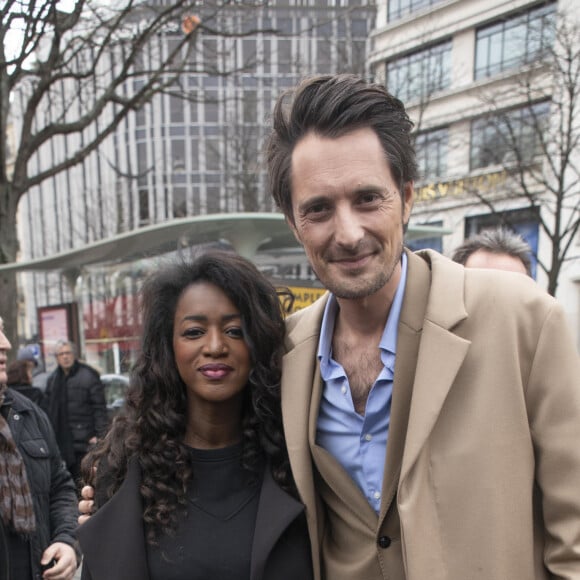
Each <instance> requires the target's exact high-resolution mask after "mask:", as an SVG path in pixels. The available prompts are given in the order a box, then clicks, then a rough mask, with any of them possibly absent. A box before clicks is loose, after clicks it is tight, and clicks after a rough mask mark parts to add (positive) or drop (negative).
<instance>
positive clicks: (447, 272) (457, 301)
mask: <svg viewBox="0 0 580 580" xmlns="http://www.w3.org/2000/svg"><path fill="white" fill-rule="evenodd" d="M419 259H423V260H424V261H425V262H426V263H427V264H428V265H429V267H430V269H431V287H430V290H429V297H428V300H427V308H426V311H425V316H424V320H423V324H422V331H421V342H420V345H419V352H418V355H417V361H416V371H415V380H414V384H413V393H412V398H411V408H410V411H409V424H408V428H407V437H406V439H405V450H404V453H403V460H402V466H401V476H400V481H399V485H401V484H402V483H403V481H404V479H405V477H406V476H407V475H408V474H409V471H410V470H411V468H412V467H413V465H414V464H415V462H416V460H417V458H418V456H419V453H420V452H421V449H422V448H423V446H424V445H425V442H426V441H427V438H428V437H429V435H430V433H431V431H432V429H433V426H434V425H435V422H436V421H437V419H438V417H439V414H440V412H441V408H442V406H443V404H444V402H445V399H446V397H447V394H448V393H449V389H450V388H451V385H452V384H453V382H454V380H455V377H456V375H457V373H458V371H459V369H460V367H461V365H462V364H463V360H464V359H465V356H466V354H467V351H468V349H469V345H470V344H471V343H470V341H468V340H465V339H463V338H461V337H460V336H458V335H457V334H455V333H454V332H453V328H454V327H455V326H456V325H457V324H459V323H460V322H461V321H463V320H465V318H467V311H466V309H465V296H464V285H465V284H464V282H465V280H464V277H465V273H464V269H463V267H462V266H460V265H459V264H455V263H454V262H452V261H451V260H449V259H447V258H444V257H443V256H441V255H440V254H438V253H437V252H433V251H431V250H425V251H423V252H419V253H418V254H417V255H413V254H410V260H409V276H408V279H407V284H408V286H409V288H408V292H409V293H410V294H412V293H413V292H414V291H415V290H414V289H413V285H414V284H415V283H416V282H417V277H415V276H414V275H413V270H414V269H415V268H416V267H417V266H418V264H417V263H416V260H419ZM417 322H418V321H417Z"/></svg>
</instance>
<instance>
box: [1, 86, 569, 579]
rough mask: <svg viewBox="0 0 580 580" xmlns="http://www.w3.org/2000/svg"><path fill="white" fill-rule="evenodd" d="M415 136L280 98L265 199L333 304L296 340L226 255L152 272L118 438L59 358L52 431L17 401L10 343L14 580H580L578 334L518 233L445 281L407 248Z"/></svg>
mask: <svg viewBox="0 0 580 580" xmlns="http://www.w3.org/2000/svg"><path fill="white" fill-rule="evenodd" d="M411 130H412V123H411V121H410V119H409V117H408V116H407V113H406V111H405V108H404V106H403V104H402V103H401V102H400V101H399V100H398V99H396V98H394V97H393V96H392V95H390V94H389V93H388V91H387V90H386V89H385V87H384V86H381V85H378V84H374V83H369V82H367V81H365V80H363V79H361V78H359V77H357V76H355V75H323V76H316V77H310V78H308V79H305V80H304V81H302V82H301V83H300V84H299V85H298V86H297V87H296V88H295V89H293V90H291V91H288V92H287V93H285V94H283V95H282V96H281V97H280V98H279V100H278V102H277V104H276V107H275V110H274V113H273V118H272V131H271V135H270V137H269V139H268V141H267V143H266V150H265V151H266V158H267V163H268V170H269V186H270V191H271V193H272V195H273V197H274V199H275V201H276V203H277V205H278V207H279V208H280V209H281V211H282V212H283V213H284V214H285V216H286V220H287V223H288V225H289V227H290V228H291V229H292V231H293V232H294V235H295V236H296V238H297V240H298V241H299V242H300V243H301V244H302V246H303V248H304V251H305V253H306V255H307V257H308V260H309V262H310V264H311V266H312V268H313V269H314V271H315V272H316V275H317V276H318V279H319V280H320V282H321V283H322V284H323V285H324V287H325V288H326V289H327V290H328V292H327V293H326V294H325V295H324V296H323V297H322V298H320V299H319V300H318V301H317V302H316V303H314V304H313V305H312V306H310V307H308V308H305V309H303V310H301V311H299V312H297V313H295V314H293V315H292V316H288V317H285V313H284V312H283V311H282V307H281V304H282V303H285V302H284V301H280V300H279V296H278V291H277V290H276V289H275V288H274V287H273V286H272V284H271V283H270V282H269V281H268V280H267V279H266V277H265V276H264V275H263V274H262V273H260V272H259V271H258V270H257V269H256V268H255V267H254V266H253V265H252V264H251V263H250V262H248V261H247V260H245V259H243V258H240V257H238V256H235V255H233V254H231V253H227V252H225V253H224V252H216V251H211V252H206V253H204V254H202V255H200V256H198V257H197V258H195V259H193V260H191V261H184V262H179V263H171V264H168V265H166V266H164V267H161V268H159V269H158V270H157V271H156V272H155V273H153V274H152V275H151V276H150V278H149V279H148V280H147V281H146V283H145V285H144V287H143V291H142V304H143V328H142V336H141V352H140V355H139V358H138V360H137V362H136V364H135V366H134V368H133V370H132V373H131V379H130V386H129V390H128V393H127V400H126V404H125V407H124V409H123V411H122V412H121V413H120V414H119V415H118V416H117V417H116V418H115V419H114V421H113V424H112V425H111V428H110V429H109V430H108V431H107V430H106V425H105V427H103V425H104V423H103V422H102V421H101V419H100V418H99V417H100V415H99V414H98V413H97V414H96V415H94V416H93V419H92V423H91V424H90V428H87V429H84V430H82V433H83V436H82V440H83V441H84V443H86V445H83V446H82V447H81V446H80V445H77V441H79V440H80V439H75V422H76V421H79V422H82V421H83V420H85V417H84V415H82V414H80V413H78V412H77V409H76V405H77V403H78V402H79V401H81V400H82V401H84V402H90V404H97V405H101V404H102V400H101V397H100V395H98V394H97V393H96V391H97V390H98V389H97V390H95V388H93V387H92V386H91V385H92V384H93V382H95V381H96V378H95V377H94V376H93V375H92V374H91V371H90V370H88V369H85V366H84V365H83V363H80V362H79V361H78V360H77V358H76V354H75V351H74V349H73V347H72V345H70V343H63V344H61V345H59V348H60V349H61V350H60V351H58V350H57V354H58V355H59V356H58V362H59V368H58V369H57V371H55V373H53V375H51V377H49V379H48V382H47V384H48V385H49V386H48V388H47V393H48V402H45V403H43V404H44V408H45V409H46V410H47V411H48V416H49V417H50V421H49V419H48V418H47V416H46V415H45V414H44V413H43V411H42V410H40V408H39V406H37V405H35V404H34V403H32V402H29V401H28V399H26V398H25V397H23V396H22V393H19V392H17V390H15V389H13V388H12V387H6V384H7V373H6V357H7V351H8V349H9V348H10V344H9V342H8V340H7V338H6V337H5V336H4V335H3V334H0V337H1V340H0V386H1V387H0V388H1V390H0V403H1V407H0V411H1V414H0V433H1V437H0V445H1V449H2V454H1V459H0V491H1V492H2V493H1V494H0V498H1V501H0V507H1V510H0V515H1V516H2V518H1V523H2V528H1V529H0V532H1V533H2V535H3V537H4V538H8V543H6V542H4V543H0V549H4V550H5V553H6V554H7V555H8V556H9V557H8V558H7V559H4V558H2V557H0V563H3V562H8V563H7V564H0V565H3V566H4V569H5V570H6V572H5V576H2V572H0V579H3V578H4V577H5V578H10V579H14V578H18V579H22V580H24V579H26V580H28V579H29V578H36V577H38V573H39V571H41V573H42V574H43V578H46V579H47V580H48V579H59V580H68V579H69V578H70V577H71V575H72V573H73V572H74V567H75V565H76V563H77V561H78V557H79V553H82V554H83V556H84V561H83V570H82V575H83V578H84V579H86V580H98V579H112V580H115V579H119V580H121V579H135V580H138V579H151V580H180V579H182V578H183V579H185V578H188V579H192V578H193V579H196V578H200V579H201V578H206V579H207V578H212V579H220V580H221V579H222V578H223V579H228V580H230V579H231V580H237V579H240V580H242V579H244V580H246V579H251V580H262V579H263V580H266V579H270V578H276V579H278V578H281V579H284V578H288V579H290V578H301V579H302V578H304V579H309V578H312V579H315V580H361V579H364V580H386V579H387V578H388V579H395V580H425V578H434V579H440V580H443V579H445V580H465V579H466V578H482V579H485V580H505V579H507V578H509V579H510V580H548V579H555V578H558V579H561V580H573V579H578V578H580V486H579V485H578V482H579V481H580V450H579V449H580V448H579V446H578V441H580V384H579V383H580V362H579V357H578V353H577V352H576V348H575V346H574V344H573V341H572V338H571V334H570V331H569V329H568V328H567V323H566V320H565V316H564V313H563V310H562V308H561V306H560V305H559V304H558V302H557V300H555V299H554V298H552V297H551V296H549V295H547V293H546V292H544V291H542V290H541V289H540V288H539V287H538V285H537V284H535V282H534V281H533V280H532V279H531V277H530V276H529V274H530V260H531V253H530V251H529V248H528V247H527V246H525V245H524V243H523V241H522V240H521V239H512V237H513V236H512V234H511V233H510V232H508V231H507V230H501V231H498V232H496V233H494V234H493V235H492V234H483V235H482V236H480V237H479V238H477V239H476V240H472V243H469V242H468V243H467V245H466V247H465V248H463V249H461V251H459V249H458V252H456V254H455V255H454V256H453V260H452V259H448V258H446V257H444V256H442V255H440V254H438V253H437V252H434V251H432V250H423V251H420V252H417V253H412V252H410V251H408V250H407V249H406V248H405V247H404V235H405V230H406V227H407V224H408V222H409V218H410V216H411V212H412V208H413V201H414V189H413V184H414V181H415V180H416V178H417V165H416V160H415V152H414V149H413V145H412V139H411ZM515 242H517V243H515ZM498 256H499V257H500V258H504V257H505V256H507V257H511V258H514V259H513V260H512V261H511V262H509V264H506V261H505V260H503V261H501V263H500V262H498V261H497V258H498ZM473 258H477V259H479V262H477V261H472V259H473ZM458 262H459V263H458ZM501 270H514V271H501ZM522 274H528V275H522ZM29 375H30V373H28V374H26V373H25V374H24V375H19V378H18V382H19V383H23V385H24V386H23V385H18V387H19V388H20V390H22V389H23V388H25V387H26V388H29V386H30V376H29ZM23 377H24V378H23ZM97 378H98V377H97ZM81 383H82V384H83V386H81ZM77 391H78V392H77ZM81 391H82V393H83V394H82V395H80V394H79V393H80V392H81ZM25 417H27V418H29V419H27V420H29V421H32V422H33V424H34V430H33V429H32V428H30V429H26V430H22V424H23V423H24V418H25ZM51 423H52V427H51ZM66 427H69V432H68V434H67V435H66V436H65V437H64V438H63V437H62V433H63V432H65V431H66V429H65V428H66ZM33 431H34V432H33ZM54 431H56V433H57V434H56V435H55V433H54ZM23 435H26V436H23ZM57 441H58V443H59V445H57ZM59 446H60V447H61V448H60V451H59V449H58V447H59ZM69 454H70V455H69ZM46 457H48V458H50V461H48V462H47V461H46ZM82 457H84V459H83V461H82V465H81V467H80V472H81V479H82V480H83V481H84V483H85V484H87V485H86V486H85V487H84V488H83V490H82V497H83V499H82V500H81V501H80V503H79V505H78V507H79V509H80V512H81V513H82V514H83V515H82V516H81V518H79V522H80V526H79V527H78V528H77V529H76V530H75V529H74V523H73V520H74V515H75V514H76V500H75V493H74V492H75V485H74V482H73V479H72V477H71V476H70V475H69V471H68V470H67V469H65V466H64V463H63V459H66V466H68V468H69V470H73V472H75V474H76V473H78V471H79V460H80V459H81V458H82ZM73 459H74V462H73ZM37 464H42V465H39V466H38V467H36V465H37ZM41 468H42V469H44V470H45V471H46V474H43V475H38V476H37V474H39V473H40V469H41ZM49 470H51V471H50V473H49ZM12 473H17V474H19V475H18V476H17V478H16V480H15V481H16V485H13V483H12V478H11V476H10V474H12ZM37 478H38V480H39V481H40V483H41V484H43V485H45V486H47V485H48V486H49V489H50V493H48V494H43V492H42V491H37V488H36V486H37V485H39V482H37V481H36V480H37ZM53 486H54V487H53ZM57 492H58V493H57ZM5 498H7V500H5ZM53 501H54V502H57V505H58V508H59V509H56V508H53V506H52V502H53ZM45 527H46V530H45ZM75 537H76V538H77V540H75V539H74V538H75ZM76 541H78V547H79V548H80V552H75V548H76V547H77V544H76ZM0 556H2V554H0ZM50 565H52V566H51V567H48V568H47V569H46V570H44V571H42V569H43V568H44V567H45V566H50ZM21 571H23V572H21ZM34 574H37V576H35V575H34Z"/></svg>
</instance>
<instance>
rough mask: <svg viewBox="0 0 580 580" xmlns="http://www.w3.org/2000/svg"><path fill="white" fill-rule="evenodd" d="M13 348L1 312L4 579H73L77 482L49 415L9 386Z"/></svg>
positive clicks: (0, 540) (0, 567) (0, 571)
mask: <svg viewBox="0 0 580 580" xmlns="http://www.w3.org/2000/svg"><path fill="white" fill-rule="evenodd" d="M10 348H11V345H10V342H9V341H8V339H7V338H6V336H5V335H4V332H3V322H2V319H1V318H0V580H40V579H41V578H42V579H44V580H56V579H58V580H70V579H71V578H73V576H74V573H75V570H76V568H77V553H76V551H75V548H74V545H75V537H74V530H75V527H76V494H75V488H74V484H73V481H72V478H71V476H70V474H69V473H68V471H67V470H66V469H65V467H64V465H63V462H62V459H61V457H60V453H59V450H58V446H57V444H56V440H55V436H54V432H53V430H52V428H51V426H50V422H49V420H48V417H47V416H46V415H45V414H44V412H43V411H42V410H41V409H40V408H39V407H38V406H37V405H35V404H34V403H33V402H32V401H31V400H30V399H28V398H27V397H24V396H23V395H21V394H20V393H18V392H17V391H15V390H13V389H12V388H9V387H7V386H6V381H7V378H8V377H7V373H6V353H7V351H8V350H9V349H10ZM43 571H44V572H43Z"/></svg>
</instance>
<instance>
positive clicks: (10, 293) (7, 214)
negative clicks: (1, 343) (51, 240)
mask: <svg viewBox="0 0 580 580" xmlns="http://www.w3.org/2000/svg"><path fill="white" fill-rule="evenodd" d="M16 199H17V196H16V195H15V194H14V191H13V190H12V187H11V185H10V184H3V185H0V200H1V201H0V264H8V263H10V262H14V261H16V255H17V253H18V238H17V231H16V207H17V201H16ZM0 316H1V317H2V319H3V320H4V334H5V335H6V337H7V338H8V340H9V341H10V342H11V343H12V346H13V348H16V347H17V346H18V324H17V321H18V290H17V285H16V274H14V273H7V274H3V273H0Z"/></svg>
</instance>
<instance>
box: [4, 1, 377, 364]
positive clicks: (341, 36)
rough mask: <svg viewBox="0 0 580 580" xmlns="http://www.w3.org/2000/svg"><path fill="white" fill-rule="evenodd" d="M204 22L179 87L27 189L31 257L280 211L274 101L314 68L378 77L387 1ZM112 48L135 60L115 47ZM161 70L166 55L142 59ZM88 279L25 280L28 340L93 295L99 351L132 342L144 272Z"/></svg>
mask: <svg viewBox="0 0 580 580" xmlns="http://www.w3.org/2000/svg"><path fill="white" fill-rule="evenodd" d="M200 17H201V20H202V23H203V25H204V28H203V30H200V31H199V32H198V33H197V37H196V46H195V50H194V51H193V56H192V57H191V59H190V60H191V62H190V63H189V66H188V72H187V73H186V74H184V75H183V76H182V77H181V78H180V79H179V80H178V82H177V83H176V85H175V86H174V87H169V88H168V90H167V91H165V92H164V93H163V94H157V95H156V96H155V97H154V98H153V99H152V101H151V103H150V104H148V105H146V106H145V107H143V108H142V109H140V110H138V111H136V112H135V113H134V114H130V115H129V116H128V117H127V118H126V119H125V120H124V122H123V123H122V125H121V126H120V127H119V128H118V129H117V130H116V131H115V132H114V133H113V134H111V135H110V136H109V137H107V138H106V139H104V141H103V143H102V144H101V146H100V147H99V149H98V150H97V151H96V152H95V153H94V154H92V155H90V156H89V158H87V159H86V160H85V161H84V162H83V163H80V164H78V165H76V166H75V167H73V168H72V169H69V170H68V171H63V172H61V173H60V174H58V175H56V176H55V177H53V178H51V179H50V180H47V181H45V182H43V183H42V184H41V185H40V186H38V187H35V188H34V189H32V190H30V191H29V192H28V193H27V195H26V196H25V198H24V199H23V200H22V202H21V203H20V206H19V220H18V221H19V234H20V241H21V255H20V260H33V259H37V258H41V257H43V256H48V255H52V254H57V253H59V252H64V251H67V250H69V249H72V248H77V247H81V246H84V245H87V244H91V243H92V242H94V241H97V240H100V239H104V238H108V237H110V236H113V235H115V234H119V233H122V232H127V231H131V230H133V229H135V228H140V227H143V226H147V225H152V224H158V223H162V222H165V221H168V220H172V219H174V218H180V217H186V216H198V215H204V214H212V213H220V212H251V211H273V210H274V207H273V203H272V200H271V198H270V196H269V194H268V191H267V186H266V178H265V170H264V167H263V164H262V155H261V147H262V145H263V142H264V137H265V135H266V133H267V131H268V122H267V120H268V116H269V114H270V113H271V111H272V109H273V106H274V102H275V100H276V98H277V97H278V96H279V94H280V93H282V92H283V91H284V90H285V89H286V88H289V87H291V86H293V85H295V84H296V82H297V81H298V79H300V78H302V77H303V76H304V75H307V74H312V73H336V72H355V73H359V74H365V66H366V56H367V54H368V43H369V36H370V32H371V30H372V28H373V27H374V18H375V6H374V3H373V2H372V1H370V2H369V1H368V0H324V1H323V0H275V1H273V2H268V3H263V4H262V3H255V5H250V4H249V3H240V4H239V5H236V4H233V3H232V4H231V5H230V4H228V7H227V8H226V9H221V10H216V9H215V6H212V3H211V2H205V3H202V4H200ZM212 29H213V30H215V31H220V32H219V33H217V32H216V33H212V32H210V30H212ZM179 34H181V31H180V30H177V31H176V32H175V33H170V32H168V33H167V34H166V35H165V36H162V37H160V38H159V47H158V49H159V50H160V51H162V52H166V51H170V50H171V49H172V47H173V46H174V45H175V43H176V42H178V40H179V39H178V38H177V37H176V35H179ZM111 53H112V58H121V55H120V54H117V53H116V52H115V48H114V47H111ZM155 66H156V57H155V54H154V53H153V52H144V53H143V55H142V58H141V60H140V62H139V63H138V64H137V67H142V68H143V69H144V70H146V69H154V68H155ZM137 73H138V70H137ZM142 82H143V81H142V79H140V77H139V74H136V75H135V76H134V77H132V78H131V80H128V81H127V83H126V87H125V90H126V92H127V95H130V94H131V92H132V91H136V90H138V88H139V86H141V83H142ZM61 92H62V95H63V96H62V99H61V97H59V99H61V100H59V102H61V103H69V106H70V107H75V106H77V102H75V99H74V87H71V86H68V85H67V84H65V83H63V85H62V91H61ZM69 92H70V94H69ZM19 99H20V102H19ZM25 103H26V101H25V95H24V94H22V95H16V96H15V99H14V111H15V114H14V117H15V125H17V124H18V110H19V107H20V108H21V110H22V108H23V107H24V106H25ZM56 103H57V101H53V105H54V106H55V107H56ZM79 106H80V105H79ZM43 114H45V115H49V116H50V115H51V114H53V111H51V109H50V108H49V109H48V110H46V111H43ZM100 130H102V127H99V126H98V125H95V126H93V127H92V128H91V129H90V131H93V132H98V131H100ZM80 146H82V136H78V135H77V136H74V137H71V138H70V139H62V140H61V141H60V142H58V143H51V145H50V147H46V148H44V149H43V150H42V151H41V153H40V154H39V155H38V156H37V158H35V159H34V160H33V163H32V165H33V166H36V168H41V167H46V166H48V165H51V164H52V165H54V164H56V163H58V162H59V160H62V159H63V157H65V156H70V155H71V154H74V152H75V150H76V149H77V148H78V147H80ZM216 241H218V240H216ZM177 247H179V240H177V241H176V248H177ZM138 270H139V269H138V267H137V271H138ZM300 271H301V273H300V276H304V275H305V276H307V277H308V276H309V272H305V271H304V268H301V269H300ZM74 274H75V273H74V272H73V273H72V279H69V280H67V279H66V277H63V276H61V275H59V274H58V273H54V274H51V273H48V274H44V273H36V274H22V275H21V277H22V278H21V284H20V287H21V288H22V292H21V298H22V300H21V307H22V309H23V316H22V317H21V328H20V335H21V337H23V338H25V339H27V340H31V339H33V338H38V322H37V309H38V308H39V307H44V306H46V305H50V304H61V303H69V302H71V301H75V300H76V299H77V298H78V296H75V295H74V292H75V291H76V292H77V293H78V292H82V293H83V300H82V302H83V303H84V304H86V305H87V306H86V307H85V309H84V312H83V313H82V316H83V320H84V326H85V329H86V333H87V335H86V339H87V346H88V347H90V345H91V344H94V345H100V346H99V349H101V350H106V349H107V348H108V345H109V344H112V343H113V342H114V339H115V338H116V337H115V336H112V334H114V331H113V330H111V328H112V327H117V328H123V329H124V330H123V332H124V333H125V334H130V328H131V326H132V325H134V323H135V318H136V316H137V314H136V307H135V304H133V302H132V300H133V298H132V297H134V296H135V295H136V293H137V292H138V289H139V285H140V275H139V274H135V272H134V271H133V269H131V271H129V272H125V271H119V269H118V268H115V267H113V268H112V269H111V268H102V269H87V271H85V272H84V273H83V274H84V275H83V282H82V287H79V285H78V283H77V282H78V281H77V279H76V277H75V276H74ZM95 348H96V347H95ZM89 350H90V349H89ZM101 366H103V365H101Z"/></svg>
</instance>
